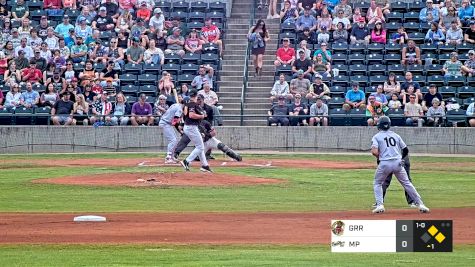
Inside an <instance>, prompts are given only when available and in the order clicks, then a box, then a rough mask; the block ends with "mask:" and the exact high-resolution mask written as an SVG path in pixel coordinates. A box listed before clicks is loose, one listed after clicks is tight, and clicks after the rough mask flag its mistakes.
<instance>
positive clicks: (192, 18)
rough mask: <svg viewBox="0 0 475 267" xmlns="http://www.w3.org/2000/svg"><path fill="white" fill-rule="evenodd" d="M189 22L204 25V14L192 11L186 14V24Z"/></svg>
mask: <svg viewBox="0 0 475 267" xmlns="http://www.w3.org/2000/svg"><path fill="white" fill-rule="evenodd" d="M190 22H200V23H204V22H205V13H203V12H199V11H195V10H193V12H191V13H189V14H188V23H190Z"/></svg>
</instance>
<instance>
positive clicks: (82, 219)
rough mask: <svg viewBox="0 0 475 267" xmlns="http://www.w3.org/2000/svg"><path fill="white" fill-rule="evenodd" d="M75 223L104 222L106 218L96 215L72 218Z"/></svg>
mask: <svg viewBox="0 0 475 267" xmlns="http://www.w3.org/2000/svg"><path fill="white" fill-rule="evenodd" d="M74 221H75V222H105V221H106V217H102V216H97V215H84V216H77V217H74Z"/></svg>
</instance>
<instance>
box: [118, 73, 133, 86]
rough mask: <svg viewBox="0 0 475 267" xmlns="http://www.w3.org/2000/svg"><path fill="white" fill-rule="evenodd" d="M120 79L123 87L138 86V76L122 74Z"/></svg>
mask: <svg viewBox="0 0 475 267" xmlns="http://www.w3.org/2000/svg"><path fill="white" fill-rule="evenodd" d="M119 79H120V84H121V85H128V84H136V82H137V75H135V74H130V73H126V74H121V75H119Z"/></svg>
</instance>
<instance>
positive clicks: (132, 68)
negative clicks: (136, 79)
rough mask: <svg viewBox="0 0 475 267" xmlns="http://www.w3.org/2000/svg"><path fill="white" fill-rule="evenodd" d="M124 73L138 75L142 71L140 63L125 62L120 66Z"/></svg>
mask: <svg viewBox="0 0 475 267" xmlns="http://www.w3.org/2000/svg"><path fill="white" fill-rule="evenodd" d="M122 69H123V70H124V73H126V74H134V75H139V74H140V73H141V72H142V65H141V64H135V63H127V64H125V65H124V67H123V68H122Z"/></svg>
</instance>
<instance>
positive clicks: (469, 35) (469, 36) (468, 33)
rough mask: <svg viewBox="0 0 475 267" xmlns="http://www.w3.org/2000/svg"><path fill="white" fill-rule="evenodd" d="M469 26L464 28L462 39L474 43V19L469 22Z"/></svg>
mask: <svg viewBox="0 0 475 267" xmlns="http://www.w3.org/2000/svg"><path fill="white" fill-rule="evenodd" d="M469 26H470V27H469V28H468V29H466V30H465V34H464V40H465V42H467V43H471V44H475V20H472V21H470V22H469Z"/></svg>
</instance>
